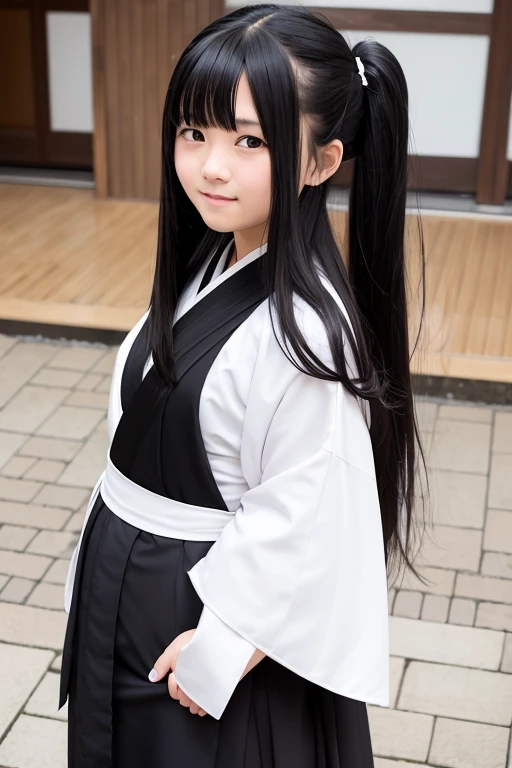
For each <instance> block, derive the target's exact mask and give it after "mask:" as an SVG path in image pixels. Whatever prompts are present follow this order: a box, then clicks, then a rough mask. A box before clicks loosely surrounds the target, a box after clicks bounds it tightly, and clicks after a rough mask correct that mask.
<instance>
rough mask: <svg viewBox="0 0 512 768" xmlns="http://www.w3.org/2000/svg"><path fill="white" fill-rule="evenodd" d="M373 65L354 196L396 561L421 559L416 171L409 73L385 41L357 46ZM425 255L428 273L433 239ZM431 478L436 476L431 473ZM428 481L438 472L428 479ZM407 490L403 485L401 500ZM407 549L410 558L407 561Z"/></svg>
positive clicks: (356, 273)
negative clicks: (411, 294)
mask: <svg viewBox="0 0 512 768" xmlns="http://www.w3.org/2000/svg"><path fill="white" fill-rule="evenodd" d="M352 53H353V54H354V56H359V57H360V59H361V62H362V64H363V65H364V76H365V77H366V80H367V83H368V84H367V85H364V84H363V81H362V82H361V88H362V89H363V100H364V110H363V118H362V123H361V126H360V135H359V137H358V139H359V141H358V144H359V148H360V149H359V153H358V154H357V156H356V157H355V159H354V174H353V181H352V186H351V189H350V198H349V219H348V226H349V233H348V246H349V278H350V282H351V284H352V287H353V290H354V293H355V296H356V299H357V303H358V307H359V310H360V313H361V315H362V322H363V324H364V325H365V329H366V337H367V339H368V344H369V351H370V355H371V357H372V359H373V363H374V365H375V368H376V370H377V372H378V374H379V376H380V377H381V378H382V381H383V382H384V383H385V385H386V391H387V394H386V396H385V399H384V400H383V401H382V402H383V403H385V405H386V408H382V407H378V408H377V407H374V406H375V401H370V403H371V406H370V407H371V409H372V410H371V414H372V418H371V429H370V434H371V438H372V445H373V449H374V457H375V465H376V473H377V481H378V487H379V497H380V503H381V515H382V522H383V529H384V541H385V547H386V559H387V561H388V570H389V567H390V566H391V568H393V566H394V565H396V564H401V563H404V562H405V563H406V564H407V566H409V567H410V568H411V570H412V571H413V573H414V574H415V575H416V576H418V578H420V579H421V580H422V581H423V579H422V577H421V576H419V574H418V573H417V571H416V570H415V569H414V567H413V565H412V559H413V558H412V557H411V547H412V541H413V534H414V524H413V523H414V516H413V507H414V496H415V494H414V483H415V480H414V478H415V474H416V463H417V448H416V444H417V446H418V447H419V449H420V451H421V455H422V457H423V462H424V464H425V460H424V453H423V449H422V446H421V443H420V439H419V430H418V424H417V420H416V417H415V413H414V402H413V395H412V385H411V373H410V365H409V364H410V349H409V333H408V313H407V299H406V264H405V254H404V236H405V213H406V195H407V168H408V136H409V114H408V91H407V83H406V80H405V76H404V73H403V70H402V68H401V66H400V64H399V63H398V61H397V59H396V58H395V56H394V55H393V54H392V53H391V51H390V50H389V49H388V48H386V47H385V46H384V45H381V44H380V43H377V42H375V41H373V40H365V41H361V42H360V43H358V44H356V45H355V46H354V48H353V49H352ZM421 256H422V260H423V269H424V252H423V241H422V239H421ZM425 474H426V473H425ZM427 483H428V478H427ZM397 488H398V489H399V494H398V499H397V493H396V491H397ZM400 554H401V557H400Z"/></svg>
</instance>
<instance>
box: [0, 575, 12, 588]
mask: <svg viewBox="0 0 512 768" xmlns="http://www.w3.org/2000/svg"><path fill="white" fill-rule="evenodd" d="M10 578H11V577H10V576H5V575H4V574H3V573H0V590H2V589H3V588H4V587H5V585H6V584H7V582H8V581H9V579H10Z"/></svg>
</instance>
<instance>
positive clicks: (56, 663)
mask: <svg viewBox="0 0 512 768" xmlns="http://www.w3.org/2000/svg"><path fill="white" fill-rule="evenodd" d="M51 669H53V670H54V671H55V672H60V671H61V669H62V653H59V654H57V656H56V657H55V659H54V660H53V661H52V665H51ZM63 709H64V707H63Z"/></svg>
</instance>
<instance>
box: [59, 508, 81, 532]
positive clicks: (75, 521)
mask: <svg viewBox="0 0 512 768" xmlns="http://www.w3.org/2000/svg"><path fill="white" fill-rule="evenodd" d="M84 519H85V509H83V510H82V511H81V512H75V514H74V515H73V516H72V517H71V518H70V519H69V520H68V522H67V523H66V525H65V527H64V530H66V531H75V532H78V533H80V531H81V530H82V527H83V524H84Z"/></svg>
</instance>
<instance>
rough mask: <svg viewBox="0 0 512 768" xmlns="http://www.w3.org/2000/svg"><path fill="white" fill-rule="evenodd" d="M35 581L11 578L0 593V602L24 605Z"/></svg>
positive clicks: (16, 577) (18, 577) (17, 577)
mask: <svg viewBox="0 0 512 768" xmlns="http://www.w3.org/2000/svg"><path fill="white" fill-rule="evenodd" d="M36 583H37V582H36V581H33V580H32V579H23V578H21V577H20V576H13V577H12V578H11V579H9V583H8V584H7V586H5V587H4V588H3V589H2V591H1V592H0V600H4V601H6V602H8V603H24V602H25V600H26V598H27V596H28V595H30V593H31V592H32V590H33V589H34V586H35V585H36Z"/></svg>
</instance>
